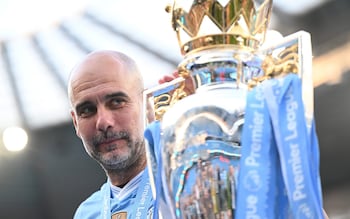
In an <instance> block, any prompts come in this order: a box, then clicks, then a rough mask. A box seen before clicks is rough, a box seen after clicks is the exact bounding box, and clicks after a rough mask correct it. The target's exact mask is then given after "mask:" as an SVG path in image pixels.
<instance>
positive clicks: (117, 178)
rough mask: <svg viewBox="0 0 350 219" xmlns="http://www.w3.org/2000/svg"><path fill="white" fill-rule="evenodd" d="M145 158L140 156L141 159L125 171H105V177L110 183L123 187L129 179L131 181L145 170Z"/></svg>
mask: <svg viewBox="0 0 350 219" xmlns="http://www.w3.org/2000/svg"><path fill="white" fill-rule="evenodd" d="M146 165H147V164H146V157H145V156H141V158H140V159H139V160H138V161H137V162H135V164H134V165H132V166H130V167H129V168H125V169H122V170H120V169H118V170H115V169H114V170H106V173H107V176H108V178H109V180H110V181H111V183H112V184H113V185H115V186H118V187H121V188H122V187H124V186H125V185H126V184H127V183H128V182H129V181H130V180H131V179H133V178H134V177H135V176H137V174H139V173H140V172H141V171H143V170H144V169H145V168H146Z"/></svg>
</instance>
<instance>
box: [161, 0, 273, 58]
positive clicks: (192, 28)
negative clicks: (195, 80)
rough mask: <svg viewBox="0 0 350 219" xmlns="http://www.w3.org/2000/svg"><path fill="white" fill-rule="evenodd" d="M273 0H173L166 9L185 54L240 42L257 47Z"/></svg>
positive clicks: (268, 17)
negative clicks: (170, 14) (170, 15)
mask: <svg viewBox="0 0 350 219" xmlns="http://www.w3.org/2000/svg"><path fill="white" fill-rule="evenodd" d="M271 9H272V0H174V4H173V6H172V7H169V6H168V7H167V8H166V11H168V12H169V13H172V25H173V29H174V30H175V32H176V34H177V38H178V42H179V45H180V49H181V53H182V55H187V54H189V53H192V52H193V51H199V50H204V49H208V48H213V47H215V48H218V47H227V46H228V45H231V46H237V47H238V48H239V49H247V50H256V49H257V48H258V47H259V46H260V45H261V44H262V43H263V41H264V38H265V32H266V29H267V27H268V24H269V20H270V14H271Z"/></svg>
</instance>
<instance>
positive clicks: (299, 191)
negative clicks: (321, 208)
mask: <svg viewBox="0 0 350 219" xmlns="http://www.w3.org/2000/svg"><path fill="white" fill-rule="evenodd" d="M292 88H293V87H290V88H289V89H288V91H287V93H286V96H285V98H286V119H287V130H288V131H289V133H287V135H286V136H285V138H284V141H285V143H287V145H288V146H289V148H290V153H289V156H290V157H289V158H288V164H290V165H291V169H292V173H293V178H294V184H295V187H294V191H293V196H292V198H293V201H303V200H306V198H307V194H306V192H305V180H304V176H305V174H306V173H304V172H303V168H302V161H301V154H300V151H301V150H300V147H301V145H300V144H299V142H300V141H298V136H299V135H298V128H297V110H298V107H299V105H298V102H297V101H296V100H295V98H294V95H293V90H292ZM301 208H302V209H300V210H302V212H303V213H304V214H305V215H310V216H311V214H312V211H311V209H310V208H309V207H308V205H307V203H306V202H305V203H303V204H302V205H301Z"/></svg>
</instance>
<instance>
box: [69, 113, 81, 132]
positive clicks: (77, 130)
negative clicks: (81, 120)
mask: <svg viewBox="0 0 350 219" xmlns="http://www.w3.org/2000/svg"><path fill="white" fill-rule="evenodd" d="M70 116H71V117H72V121H73V125H74V129H75V134H76V135H77V136H78V137H79V138H80V134H79V128H78V125H77V118H76V116H75V113H74V111H73V110H71V111H70Z"/></svg>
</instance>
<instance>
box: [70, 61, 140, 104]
mask: <svg viewBox="0 0 350 219" xmlns="http://www.w3.org/2000/svg"><path fill="white" fill-rule="evenodd" d="M70 82H71V83H70V89H71V90H70V92H71V94H70V96H71V97H70V98H71V101H72V104H73V105H74V104H75V103H76V102H77V101H83V100H84V99H89V98H94V97H97V96H101V95H102V96H103V95H106V94H109V93H113V92H124V93H126V94H127V95H129V96H132V95H135V94H136V93H137V92H138V91H139V90H140V89H142V88H140V85H139V84H138V80H137V73H135V72H131V71H130V70H129V69H128V68H127V66H125V64H123V63H122V62H120V61H119V60H116V59H113V57H108V56H107V57H106V56H99V57H93V58H90V59H87V60H86V61H84V62H83V63H82V64H81V65H80V66H78V67H77V68H76V69H75V71H74V73H73V74H72V77H71V80H70Z"/></svg>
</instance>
